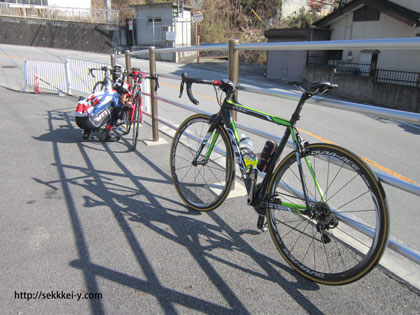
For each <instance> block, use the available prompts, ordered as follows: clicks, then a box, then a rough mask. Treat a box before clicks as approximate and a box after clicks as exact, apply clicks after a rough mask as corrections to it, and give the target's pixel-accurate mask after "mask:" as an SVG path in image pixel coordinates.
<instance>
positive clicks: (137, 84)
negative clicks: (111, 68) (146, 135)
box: [130, 77, 143, 123]
mask: <svg viewBox="0 0 420 315" xmlns="http://www.w3.org/2000/svg"><path fill="white" fill-rule="evenodd" d="M141 83H142V78H140V77H138V78H134V87H133V88H132V98H131V99H132V111H131V117H130V121H131V122H133V121H134V113H135V110H136V106H137V102H136V101H137V98H140V108H139V109H140V122H141V123H142V122H143V97H142V95H141Z"/></svg>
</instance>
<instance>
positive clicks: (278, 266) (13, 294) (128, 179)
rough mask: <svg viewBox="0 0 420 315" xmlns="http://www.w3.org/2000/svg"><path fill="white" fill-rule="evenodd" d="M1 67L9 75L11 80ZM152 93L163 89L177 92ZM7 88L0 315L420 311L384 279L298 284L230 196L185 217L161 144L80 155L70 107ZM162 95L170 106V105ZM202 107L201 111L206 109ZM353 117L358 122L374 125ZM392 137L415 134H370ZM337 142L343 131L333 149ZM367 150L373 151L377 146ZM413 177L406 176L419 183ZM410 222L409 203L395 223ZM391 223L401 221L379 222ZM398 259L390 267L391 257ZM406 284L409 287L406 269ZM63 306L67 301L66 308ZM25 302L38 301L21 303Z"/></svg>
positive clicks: (98, 148)
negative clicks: (213, 208) (209, 208)
mask: <svg viewBox="0 0 420 315" xmlns="http://www.w3.org/2000/svg"><path fill="white" fill-rule="evenodd" d="M0 49H2V51H3V52H0V54H2V55H0V62H1V64H0V66H1V68H0V71H1V72H0V83H1V85H3V86H8V87H12V85H13V84H14V83H13V82H17V83H18V82H19V79H14V76H13V75H11V72H12V71H13V72H14V73H13V74H17V73H18V70H19V67H20V63H19V62H18V60H21V59H18V58H17V57H21V56H16V55H17V54H14V55H13V57H15V58H11V57H7V58H5V57H4V56H3V55H6V54H5V52H4V50H6V49H10V47H4V46H3V45H0ZM12 49H16V48H15V47H12ZM29 49H31V50H33V51H36V52H37V53H39V54H41V52H40V51H42V50H45V51H47V52H48V53H49V54H50V55H51V56H53V55H54V56H57V55H59V53H60V54H61V53H62V54H65V53H68V52H67V51H59V53H58V52H57V51H55V50H53V51H50V50H46V49H39V50H37V49H36V48H29ZM28 51H29V50H26V51H25V53H28ZM9 55H10V54H9ZM32 57H34V56H32ZM35 57H38V56H35ZM84 57H85V58H86V55H84ZM38 58H41V57H40V56H39V57H38ZM44 58H45V57H44ZM103 58H104V59H105V57H104V56H103ZM5 60H6V61H5ZM6 62H7V63H6ZM13 62H16V65H15V66H16V67H15V68H12V67H10V66H11V65H13ZM141 62H142V61H139V63H141ZM5 66H9V67H5ZM165 66H166V67H168V68H170V67H172V65H171V64H166V63H164V64H162V65H161V68H162V69H163V68H164V67H165ZM181 70H182V69H181ZM189 70H191V71H193V70H194V69H193V68H189ZM170 71H171V72H176V71H180V70H175V71H174V70H170ZM196 71H200V73H203V70H196ZM246 79H247V80H252V79H253V78H252V77H249V78H246ZM12 83H13V84H12ZM17 83H16V84H17ZM164 83H166V84H167V87H168V88H167V89H166V90H171V88H170V85H174V86H175V85H176V83H175V82H170V81H164ZM262 83H264V84H270V83H266V82H262ZM162 86H164V85H162ZM13 88H14V89H15V90H8V89H5V88H0V98H1V103H0V106H1V107H2V112H3V114H4V116H3V117H5V118H4V119H3V122H2V124H1V125H0V128H1V131H2V135H3V137H1V140H0V141H1V147H2V151H1V161H2V166H1V168H0V174H1V177H2V178H3V181H2V184H1V187H2V194H1V196H0V202H1V204H2V208H1V212H2V213H1V214H2V220H1V223H0V224H1V229H0V239H1V240H2V241H1V243H2V245H1V254H2V260H1V262H0V264H1V270H2V272H1V276H0V280H1V283H2V288H1V289H0V290H1V298H0V304H1V309H2V311H3V312H4V313H7V314H10V313H19V312H20V313H21V314H29V313H30V314H33V313H36V314H49V313H61V314H65V313H67V314H68V313H89V312H90V313H94V314H102V313H107V314H114V313H123V314H127V313H154V314H156V313H182V314H186V313H188V314H191V313H211V314H214V313H223V314H225V313H235V314H242V313H243V314H246V313H261V314H279V313H293V314H305V313H315V314H316V313H319V314H320V313H328V314H335V313H356V312H358V313H362V314H379V313H381V314H382V313H385V314H390V313H392V314H407V313H411V314H417V313H419V312H420V299H419V291H418V290H417V289H415V288H413V287H410V286H409V285H408V284H407V283H406V282H405V281H403V280H401V279H398V277H396V276H395V275H393V274H392V273H390V272H388V271H386V270H385V269H384V268H382V267H378V268H376V269H375V270H374V271H373V272H372V273H370V274H369V275H368V276H366V277H365V278H364V279H362V280H360V281H359V282H357V283H354V284H351V285H348V286H345V287H327V286H321V285H317V284H313V283H311V282H309V281H306V280H304V279H302V278H301V277H299V276H298V275H296V273H294V272H293V271H292V270H291V269H290V268H289V267H288V266H287V265H285V263H284V262H283V261H282V259H281V258H280V256H279V254H278V253H277V252H276V250H275V248H274V245H273V244H272V243H271V240H270V237H269V235H268V234H264V233H263V234H260V233H259V232H258V231H257V229H256V216H255V214H254V212H253V210H252V209H250V208H247V207H245V208H244V207H243V205H244V204H245V197H243V196H239V197H235V196H232V198H230V199H228V201H227V202H226V203H225V204H224V205H223V206H222V207H220V208H219V209H217V210H216V211H214V212H211V213H209V214H198V213H195V212H191V211H189V210H188V209H186V208H185V206H184V205H183V204H182V203H181V201H180V199H179V198H178V196H177V195H176V193H175V191H174V189H173V187H172V183H171V180H170V176H169V142H170V141H171V140H170V139H169V138H167V137H166V136H165V135H164V134H161V138H162V139H164V140H166V144H165V143H163V144H160V145H156V146H151V145H149V146H148V145H146V144H145V143H140V145H139V147H138V150H137V151H136V152H129V151H128V143H127V142H126V141H121V142H120V143H112V144H101V143H96V142H93V143H89V142H81V137H80V131H79V130H78V129H77V127H76V126H75V124H74V121H73V117H72V112H73V111H74V107H75V100H74V99H72V98H69V97H59V96H56V95H48V94H41V95H34V94H31V93H22V92H18V91H16V90H19V87H17V86H13ZM161 90H163V89H161ZM173 90H174V91H173V92H168V93H169V95H171V93H173V94H174V95H176V96H177V92H176V90H175V89H173ZM160 93H161V92H160ZM200 94H202V95H207V94H208V93H207V91H204V90H203V91H200ZM209 95H210V94H209ZM202 99H204V98H202ZM201 105H202V106H203V107H204V108H205V107H206V106H209V107H210V106H212V105H211V102H210V100H209V102H208V104H207V101H205V100H203V101H202V104H201ZM310 108H311V106H308V111H309V110H310ZM210 109H211V108H210ZM213 109H214V108H213ZM315 111H316V112H319V110H314V112H315ZM160 113H161V114H162V115H169V117H172V116H173V117H175V116H176V115H179V116H183V117H184V118H185V117H186V116H187V114H186V113H179V112H178V111H175V110H173V109H164V108H162V109H160ZM309 113H311V112H309ZM309 113H308V115H309ZM314 115H315V114H314ZM352 115H354V114H352ZM321 116H322V115H321ZM349 116H351V115H349V114H346V120H348V119H349V118H348V117H349ZM357 116H358V118H359V119H362V122H363V119H366V120H372V121H376V119H374V118H371V117H365V116H362V115H357ZM285 117H286V116H285ZM180 118H181V117H180ZM350 118H351V117H350ZM302 123H304V124H307V126H302V128H303V129H306V130H308V129H307V127H308V126H309V127H311V126H314V128H318V127H317V125H316V123H311V122H309V121H308V122H305V121H302ZM381 123H383V122H381V121H380V122H379V124H381ZM327 127H328V129H330V128H331V129H332V126H330V125H328V126H327ZM385 127H386V128H385ZM319 128H321V126H320V127H319ZM343 129H345V128H344V127H343ZM372 129H373V127H372ZM399 129H403V130H404V131H403V132H404V136H405V137H402V138H406V137H408V140H411V138H410V137H411V136H412V135H416V134H415V132H414V131H413V130H415V129H410V131H407V128H405V127H404V128H401V126H400V125H399V124H397V123H395V122H387V123H386V126H384V128H383V129H382V130H381V131H379V132H378V133H380V132H382V133H384V132H386V131H387V130H388V132H389V133H391V132H396V131H401V130H399ZM141 132H142V133H141V135H140V138H141V139H143V140H147V139H151V136H152V134H151V128H150V126H149V125H147V124H145V125H144V127H143V128H142V129H141ZM312 132H313V133H315V132H317V130H314V131H312ZM341 132H343V133H344V132H345V131H339V132H337V135H336V134H333V135H334V137H337V138H338V137H339V134H340V133H341ZM353 136H355V137H356V138H357V137H358V136H357V135H352V137H353ZM393 136H395V135H393ZM415 139H417V138H415ZM331 140H333V141H334V142H338V141H337V139H331ZM338 140H339V141H341V142H343V141H346V140H345V139H344V140H343V139H338ZM353 141H355V140H354V139H353V140H350V141H349V142H353ZM367 141H373V140H367ZM400 141H406V140H400ZM417 141H418V140H417ZM163 142H164V141H163ZM341 142H340V144H341ZM415 144H416V143H415ZM417 144H418V142H417ZM394 145H397V144H393V146H394ZM372 150H373V149H372ZM377 150H378V151H380V150H382V149H381V145H379V148H378V149H377ZM355 151H356V150H355ZM358 152H359V151H358ZM363 154H365V153H363ZM417 156H418V155H417ZM388 165H389V164H388ZM412 165H415V164H412ZM417 171H418V170H414V171H413V172H411V173H408V174H407V175H412V176H413V178H414V179H416V180H418V179H419V178H420V177H417V178H416V176H417V175H416V172H417ZM401 199H405V198H401ZM403 201H404V200H399V201H398V203H399V204H400V203H401V202H403ZM418 209H419V208H418V200H417V203H413V206H412V207H411V209H406V211H407V212H413V211H416V210H418ZM239 213H240V215H238V214H239ZM394 217H397V219H399V218H398V217H399V215H398V216H392V213H391V219H392V220H393V219H394ZM416 218H417V217H415V219H413V218H406V219H405V220H407V221H408V222H409V223H410V224H408V225H407V226H406V227H405V229H411V228H412V229H413V230H416V231H417V230H418V228H417V226H416V223H415V220H416ZM394 221H395V220H393V222H394ZM410 221H411V222H410ZM393 224H394V223H393ZM391 227H393V226H391ZM403 229H404V228H403ZM393 233H395V229H394V230H393ZM414 243H415V244H417V243H416V242H414ZM388 252H389V251H388ZM391 260H392V259H391ZM396 260H397V262H401V261H402V259H400V258H398V256H397V258H396ZM394 261H395V260H394ZM413 268H418V266H414V267H413ZM406 270H409V269H406ZM416 271H417V272H416ZM412 273H413V277H415V276H416V274H417V275H418V269H414V271H412ZM409 277H410V275H409V274H408V275H407V274H406V278H407V280H409V279H408V278H409ZM29 293H32V294H33V296H30V295H29ZM51 293H52V294H51ZM64 293H73V295H74V296H73V298H70V299H65V298H64V297H65V296H64ZM85 293H91V294H94V293H100V294H101V295H102V298H98V296H96V298H95V296H92V297H93V299H80V300H79V301H77V299H78V296H77V294H79V295H80V294H85ZM29 297H33V298H37V299H30V300H29V301H27V299H28V298H29ZM48 297H49V298H50V299H48ZM66 297H67V296H66ZM83 298H85V296H84V295H83Z"/></svg>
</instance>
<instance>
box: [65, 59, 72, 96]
mask: <svg viewBox="0 0 420 315" xmlns="http://www.w3.org/2000/svg"><path fill="white" fill-rule="evenodd" d="M64 67H65V69H66V89H67V91H66V92H67V93H68V94H70V95H71V80H70V78H71V75H70V67H69V60H68V58H66V61H65V62H64Z"/></svg>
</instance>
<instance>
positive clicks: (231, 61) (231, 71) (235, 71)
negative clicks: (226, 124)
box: [228, 39, 239, 120]
mask: <svg viewBox="0 0 420 315" xmlns="http://www.w3.org/2000/svg"><path fill="white" fill-rule="evenodd" d="M237 44H239V40H237V39H229V50H228V79H229V80H230V81H232V82H234V83H238V77H239V51H238V50H237V49H235V45H237ZM235 97H236V98H238V91H236V92H235ZM232 117H233V119H234V120H237V112H236V111H233V112H232Z"/></svg>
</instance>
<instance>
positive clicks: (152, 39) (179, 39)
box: [137, 6, 191, 46]
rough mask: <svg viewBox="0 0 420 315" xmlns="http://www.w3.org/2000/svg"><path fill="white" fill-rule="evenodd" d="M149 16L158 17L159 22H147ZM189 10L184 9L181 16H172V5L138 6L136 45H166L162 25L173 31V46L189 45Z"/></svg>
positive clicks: (167, 43)
mask: <svg viewBox="0 0 420 315" xmlns="http://www.w3.org/2000/svg"><path fill="white" fill-rule="evenodd" d="M149 18H160V19H161V21H162V22H161V23H155V24H154V25H153V24H152V23H149V21H148V20H149ZM190 21H191V12H190V11H184V15H183V17H178V18H177V19H175V18H174V17H173V8H172V6H157V7H151V6H148V7H140V8H138V9H137V45H139V46H142V45H154V46H166V45H170V44H171V43H172V42H167V41H166V38H165V31H163V30H162V28H163V27H168V31H170V32H175V41H174V42H173V43H174V45H175V46H182V45H184V46H190V45H191V22H190Z"/></svg>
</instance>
